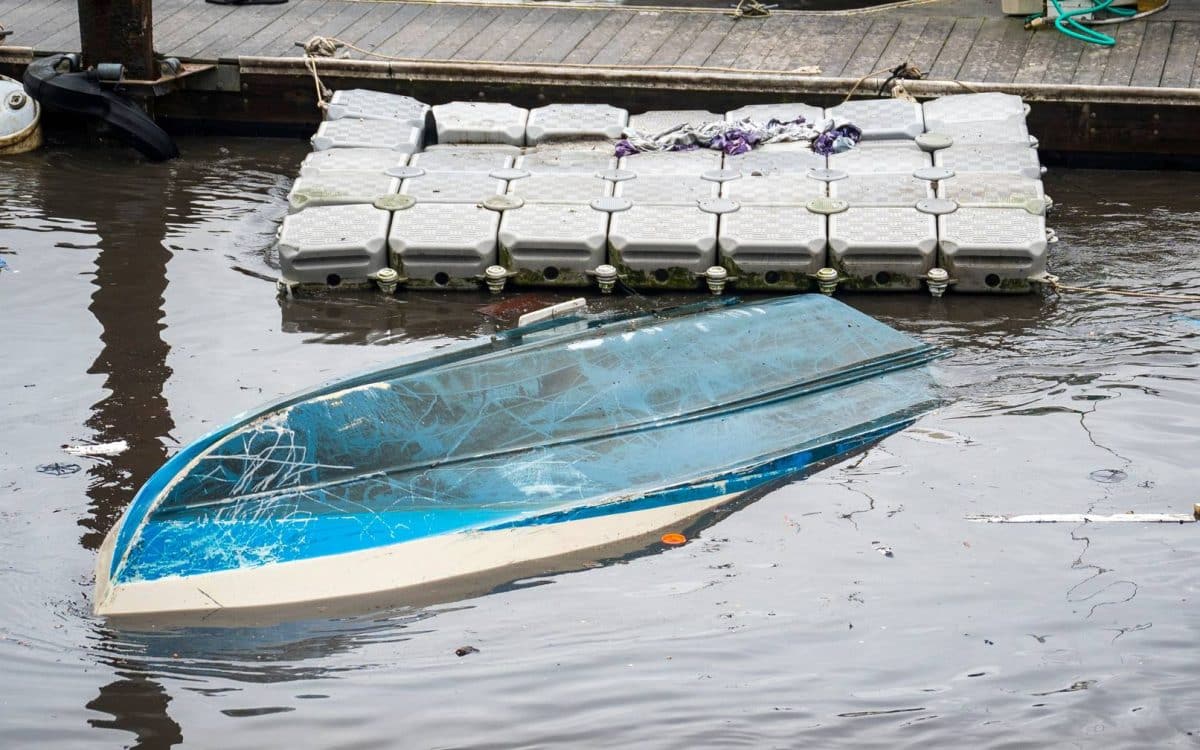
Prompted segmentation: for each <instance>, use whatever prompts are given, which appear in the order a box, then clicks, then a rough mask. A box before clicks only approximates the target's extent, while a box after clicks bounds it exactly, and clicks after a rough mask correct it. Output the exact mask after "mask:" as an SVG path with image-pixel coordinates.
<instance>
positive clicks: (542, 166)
mask: <svg viewBox="0 0 1200 750" xmlns="http://www.w3.org/2000/svg"><path fill="white" fill-rule="evenodd" d="M578 145H579V144H572V146H578ZM513 166H515V167H516V168H517V169H524V170H526V171H528V172H532V173H533V174H543V173H546V174H586V175H594V174H596V173H597V172H604V171H606V170H609V169H616V168H617V157H616V156H613V147H612V144H610V143H604V144H600V145H597V146H594V147H591V148H576V147H573V148H550V147H546V146H539V147H538V148H536V149H534V150H532V151H529V152H526V153H525V154H523V155H522V156H520V157H518V158H517V161H516V163H515V164H514V165H513Z"/></svg>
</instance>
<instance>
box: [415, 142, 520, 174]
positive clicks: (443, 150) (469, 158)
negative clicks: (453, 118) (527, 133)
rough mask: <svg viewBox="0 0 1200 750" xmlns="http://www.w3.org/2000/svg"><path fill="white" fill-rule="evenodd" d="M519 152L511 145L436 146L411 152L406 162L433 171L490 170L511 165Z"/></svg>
mask: <svg viewBox="0 0 1200 750" xmlns="http://www.w3.org/2000/svg"><path fill="white" fill-rule="evenodd" d="M520 153H521V151H520V149H516V148H511V147H503V148H491V147H486V148H471V147H446V146H437V147H430V148H427V149H426V150H424V151H422V152H421V153H419V154H413V155H412V157H410V158H409V160H408V163H409V164H410V165H411V166H414V167H420V168H421V169H427V170H430V171H435V172H492V171H495V170H497V169H507V168H509V167H511V166H512V165H513V160H514V159H516V157H517V155H518V154H520Z"/></svg>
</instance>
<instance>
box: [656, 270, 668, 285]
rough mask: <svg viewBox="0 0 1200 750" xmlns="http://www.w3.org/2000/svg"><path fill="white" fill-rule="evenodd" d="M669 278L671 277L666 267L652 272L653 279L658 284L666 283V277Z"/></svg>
mask: <svg viewBox="0 0 1200 750" xmlns="http://www.w3.org/2000/svg"><path fill="white" fill-rule="evenodd" d="M669 278H671V275H670V274H668V273H667V269H665V268H660V269H658V270H657V271H655V272H654V280H655V281H657V282H658V283H660V284H665V283H667V279H669Z"/></svg>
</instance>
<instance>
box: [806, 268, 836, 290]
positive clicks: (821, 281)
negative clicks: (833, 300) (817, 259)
mask: <svg viewBox="0 0 1200 750" xmlns="http://www.w3.org/2000/svg"><path fill="white" fill-rule="evenodd" d="M813 278H815V279H816V280H817V289H819V290H821V294H824V295H832V294H833V292H834V290H835V289H837V285H838V282H839V281H841V278H839V277H838V272H837V269H836V268H829V267H828V266H826V267H825V268H822V269H821V270H819V271H817V272H816V273H815V274H813Z"/></svg>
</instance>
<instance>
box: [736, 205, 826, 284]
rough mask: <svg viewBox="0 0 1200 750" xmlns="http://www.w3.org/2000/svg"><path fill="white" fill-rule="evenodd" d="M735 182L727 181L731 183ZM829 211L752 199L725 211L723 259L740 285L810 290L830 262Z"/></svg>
mask: <svg viewBox="0 0 1200 750" xmlns="http://www.w3.org/2000/svg"><path fill="white" fill-rule="evenodd" d="M729 184H731V183H726V185H727V186H728V185H729ZM827 242H828V236H827V230H826V220H825V216H824V215H823V214H818V213H811V212H809V211H808V210H807V209H806V208H804V207H803V206H795V205H762V204H755V205H747V204H741V205H740V207H739V208H738V210H736V211H733V212H731V213H726V214H722V215H721V221H720V226H719V232H718V245H717V248H718V257H719V262H720V265H722V266H724V268H725V269H726V270H727V271H729V275H730V276H731V277H732V278H733V283H734V285H735V287H736V288H737V289H746V290H751V289H764V290H771V289H778V290H806V289H811V288H812V287H813V283H814V282H813V279H812V278H811V274H815V273H816V272H817V271H818V270H820V269H821V268H823V267H824V266H825V264H826V261H825V254H826V244H827Z"/></svg>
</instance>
